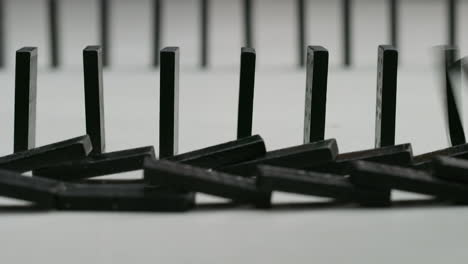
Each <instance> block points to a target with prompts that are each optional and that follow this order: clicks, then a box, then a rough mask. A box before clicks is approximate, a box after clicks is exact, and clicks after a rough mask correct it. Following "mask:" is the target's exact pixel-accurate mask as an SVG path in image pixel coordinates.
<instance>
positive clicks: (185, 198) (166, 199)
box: [57, 183, 195, 211]
mask: <svg viewBox="0 0 468 264" xmlns="http://www.w3.org/2000/svg"><path fill="white" fill-rule="evenodd" d="M194 205H195V194H194V193H192V192H184V191H176V190H169V189H163V188H160V187H156V186H148V185H146V184H144V183H129V184H86V183H66V185H65V188H64V189H63V190H61V191H59V192H58V194H57V209H60V210H89V211H102V210H104V211H186V210H189V209H191V208H193V206H194Z"/></svg>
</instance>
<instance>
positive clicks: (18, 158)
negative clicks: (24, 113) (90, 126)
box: [0, 136, 92, 172]
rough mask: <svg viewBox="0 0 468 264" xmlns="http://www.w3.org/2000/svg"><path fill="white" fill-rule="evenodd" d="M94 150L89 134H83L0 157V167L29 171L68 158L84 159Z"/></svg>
mask: <svg viewBox="0 0 468 264" xmlns="http://www.w3.org/2000/svg"><path fill="white" fill-rule="evenodd" d="M91 150H92V145H91V140H90V139H89V137H88V136H81V137H76V138H72V139H68V140H65V141H61V142H57V143H53V144H50V145H45V146H42V147H38V148H34V149H30V150H25V151H22V152H17V153H14V154H11V155H8V156H4V157H0V168H2V169H7V170H13V171H17V172H27V171H31V170H35V169H38V168H41V167H44V166H46V167H47V166H52V165H53V164H56V163H60V162H63V161H67V160H76V159H82V158H84V157H86V156H88V155H89V153H90V152H91Z"/></svg>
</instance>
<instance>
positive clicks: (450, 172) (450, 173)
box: [432, 156, 468, 184]
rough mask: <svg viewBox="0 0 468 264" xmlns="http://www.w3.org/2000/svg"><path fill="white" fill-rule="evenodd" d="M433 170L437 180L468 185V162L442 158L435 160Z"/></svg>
mask: <svg viewBox="0 0 468 264" xmlns="http://www.w3.org/2000/svg"><path fill="white" fill-rule="evenodd" d="M432 169H433V170H432V172H433V174H434V176H435V177H437V178H440V179H445V180H448V181H455V182H460V183H464V184H468V160H463V159H456V158H452V157H443V156H441V157H438V158H436V159H435V160H434V162H433V167H432Z"/></svg>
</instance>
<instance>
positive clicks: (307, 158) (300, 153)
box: [220, 139, 338, 177]
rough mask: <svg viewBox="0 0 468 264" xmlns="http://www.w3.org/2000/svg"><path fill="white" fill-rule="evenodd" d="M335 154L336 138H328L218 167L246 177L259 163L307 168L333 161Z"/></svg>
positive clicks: (336, 153) (255, 169)
mask: <svg viewBox="0 0 468 264" xmlns="http://www.w3.org/2000/svg"><path fill="white" fill-rule="evenodd" d="M337 155H338V146H337V144H336V140H334V139H329V140H324V141H318V142H314V143H309V144H304V145H299V146H294V147H288V148H283V149H279V150H275V151H270V152H267V153H266V154H265V156H263V157H261V158H258V159H253V160H249V161H245V162H241V163H238V164H234V165H231V166H226V167H223V168H220V170H222V171H225V172H228V173H233V174H237V175H242V176H246V177H247V176H254V175H255V174H256V173H257V166H258V165H261V164H265V165H273V166H279V167H286V168H292V169H307V168H313V167H317V165H319V164H326V163H329V162H331V161H334V160H335V158H336V156H337Z"/></svg>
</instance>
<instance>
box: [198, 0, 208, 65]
mask: <svg viewBox="0 0 468 264" xmlns="http://www.w3.org/2000/svg"><path fill="white" fill-rule="evenodd" d="M209 12H210V0H200V21H201V23H200V32H201V34H200V40H201V41H200V48H201V52H200V57H201V60H200V66H201V67H202V68H205V67H207V66H208V39H209V35H208V30H209V23H210V20H209Z"/></svg>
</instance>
